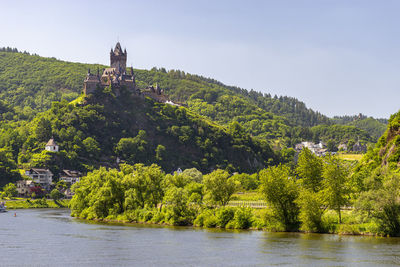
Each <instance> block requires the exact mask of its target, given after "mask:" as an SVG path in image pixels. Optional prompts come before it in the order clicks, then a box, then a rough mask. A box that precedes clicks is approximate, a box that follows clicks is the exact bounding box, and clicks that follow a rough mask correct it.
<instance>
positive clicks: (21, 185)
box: [17, 180, 35, 197]
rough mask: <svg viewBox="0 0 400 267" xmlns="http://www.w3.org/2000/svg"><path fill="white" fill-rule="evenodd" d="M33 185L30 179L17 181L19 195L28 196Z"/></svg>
mask: <svg viewBox="0 0 400 267" xmlns="http://www.w3.org/2000/svg"><path fill="white" fill-rule="evenodd" d="M33 187H35V184H34V183H33V181H32V180H20V181H17V191H18V195H19V196H20V197H26V196H29V195H30V194H31V192H32V188H33Z"/></svg>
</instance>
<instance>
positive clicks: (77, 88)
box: [0, 49, 375, 148]
mask: <svg viewBox="0 0 400 267" xmlns="http://www.w3.org/2000/svg"><path fill="white" fill-rule="evenodd" d="M0 50H1V49H0ZM3 50H6V51H8V52H5V51H3V52H0V100H2V101H3V102H4V103H3V104H4V105H5V106H7V107H8V109H9V110H8V111H2V109H1V106H0V112H1V113H2V114H1V115H2V117H3V118H5V119H7V120H14V121H19V120H30V119H33V118H34V116H35V115H36V114H37V113H38V112H42V111H45V110H48V109H49V108H50V107H51V103H52V102H53V101H61V100H63V99H65V100H67V101H71V100H73V99H76V98H77V97H78V96H79V95H80V93H81V91H82V82H83V79H84V77H85V75H86V73H87V70H88V69H89V68H90V69H92V70H96V69H98V68H100V69H102V68H105V67H106V66H102V65H95V64H82V63H72V62H65V61H60V60H57V59H55V58H44V57H40V56H37V55H29V54H27V53H18V52H16V51H17V50H15V49H8V50H7V49H3ZM135 75H136V81H137V86H138V87H139V88H145V87H147V86H148V85H152V84H156V83H158V84H159V85H160V86H161V87H162V88H163V89H164V90H165V92H166V94H168V95H169V96H170V98H171V99H172V100H173V101H175V102H182V103H185V105H186V106H187V108H188V109H189V110H190V111H192V112H195V113H197V114H199V115H202V116H205V117H207V118H208V119H210V120H212V121H215V122H217V123H218V124H221V125H223V126H226V127H228V126H229V124H230V123H232V122H238V123H239V124H240V125H241V127H242V128H243V129H244V131H245V132H246V133H248V134H250V135H252V136H254V137H258V138H261V139H263V140H267V141H268V142H270V143H271V144H274V145H275V146H276V147H278V148H282V147H293V146H294V145H295V144H296V143H298V142H300V141H304V140H314V139H316V138H320V139H321V140H328V139H330V138H332V136H331V135H325V134H323V133H321V131H319V130H318V129H319V128H316V129H312V128H311V127H314V126H318V125H326V126H324V127H327V126H331V125H333V121H332V120H331V119H329V118H328V117H326V116H324V115H322V114H320V113H319V112H315V111H313V110H311V109H309V108H307V107H306V105H305V104H304V103H303V102H301V101H299V100H297V99H295V98H292V97H287V96H280V97H278V96H271V95H270V94H263V93H260V92H255V91H253V90H250V91H248V90H245V89H242V88H238V87H233V86H227V85H224V84H222V83H221V82H218V81H216V80H214V79H209V78H205V77H201V76H198V75H192V74H188V73H185V72H183V71H179V70H169V71H166V70H165V69H164V68H159V69H158V68H153V69H152V70H139V69H135ZM350 126H354V127H353V128H351V127H350V128H349V127H333V128H331V130H337V129H340V131H338V132H337V133H336V134H334V135H333V136H334V137H333V138H335V139H334V140H333V141H334V142H335V143H336V144H339V143H341V142H347V141H348V140H349V139H354V140H357V138H358V137H359V136H362V137H364V136H365V138H364V139H363V142H371V140H374V138H373V137H371V132H372V131H374V130H375V129H374V128H373V127H375V126H373V125H372V126H371V127H372V128H373V129H372V130H371V129H370V128H371V127H364V128H361V126H358V125H350ZM355 128H356V129H355ZM358 129H361V131H358ZM365 132H366V133H365Z"/></svg>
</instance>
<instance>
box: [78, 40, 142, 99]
mask: <svg viewBox="0 0 400 267" xmlns="http://www.w3.org/2000/svg"><path fill="white" fill-rule="evenodd" d="M127 55H128V54H127V52H126V49H125V50H124V51H122V48H121V44H120V43H119V42H118V43H117V44H116V45H115V48H114V50H113V49H112V48H111V52H110V68H106V69H103V74H102V75H101V76H100V73H99V70H97V74H92V73H90V69H89V70H88V73H87V75H86V78H85V80H84V82H83V92H84V94H85V95H88V94H91V93H93V92H94V91H95V90H96V88H98V87H100V88H105V87H107V86H110V85H111V88H112V89H113V90H114V91H117V92H119V89H120V88H121V87H122V86H124V87H125V88H126V89H128V90H129V91H131V92H133V93H134V92H135V89H136V82H135V74H134V73H133V68H132V67H131V68H130V74H128V73H127V72H126V58H127Z"/></svg>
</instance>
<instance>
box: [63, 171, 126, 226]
mask: <svg viewBox="0 0 400 267" xmlns="http://www.w3.org/2000/svg"><path fill="white" fill-rule="evenodd" d="M123 177H124V176H123V173H122V172H118V171H117V170H114V169H111V170H106V168H104V167H101V168H100V169H98V170H95V171H93V172H89V173H88V174H87V175H86V176H84V177H82V178H81V179H80V181H79V182H78V183H76V184H74V185H73V186H72V189H73V190H74V192H75V195H74V196H73V197H72V199H71V201H70V208H71V215H72V216H77V217H82V218H86V219H96V218H99V219H100V218H101V219H103V218H106V217H107V216H109V215H112V216H115V215H117V214H120V213H121V212H122V211H123V205H124V191H125V188H124V187H123V184H122V179H123Z"/></svg>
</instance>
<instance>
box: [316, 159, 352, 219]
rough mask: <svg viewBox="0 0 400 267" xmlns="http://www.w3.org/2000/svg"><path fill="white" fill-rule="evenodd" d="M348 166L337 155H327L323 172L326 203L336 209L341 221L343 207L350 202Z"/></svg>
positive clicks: (323, 192) (323, 191)
mask: <svg viewBox="0 0 400 267" xmlns="http://www.w3.org/2000/svg"><path fill="white" fill-rule="evenodd" d="M348 176H349V169H348V166H347V165H346V164H345V163H344V162H343V161H341V160H340V159H339V158H337V157H335V156H331V155H330V156H328V157H326V162H325V165H324V170H323V173H322V177H323V178H324V180H323V190H322V195H323V196H324V202H325V204H326V205H327V206H328V207H329V208H330V209H333V210H335V211H336V212H337V213H338V216H339V223H342V216H341V207H342V206H344V205H347V204H348V203H349V198H348V194H349V193H350V189H349V186H348V179H347V178H348Z"/></svg>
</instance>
